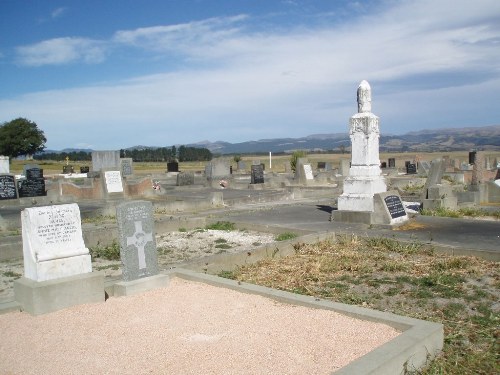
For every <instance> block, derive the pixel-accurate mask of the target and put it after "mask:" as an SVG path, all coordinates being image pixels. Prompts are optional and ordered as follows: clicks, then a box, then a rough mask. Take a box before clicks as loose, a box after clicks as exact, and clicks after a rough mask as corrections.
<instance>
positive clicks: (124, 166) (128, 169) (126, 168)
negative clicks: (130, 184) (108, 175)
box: [120, 158, 134, 177]
mask: <svg viewBox="0 0 500 375" xmlns="http://www.w3.org/2000/svg"><path fill="white" fill-rule="evenodd" d="M120 171H121V172H122V176H124V177H125V176H132V175H133V174H134V168H133V161H132V158H120Z"/></svg>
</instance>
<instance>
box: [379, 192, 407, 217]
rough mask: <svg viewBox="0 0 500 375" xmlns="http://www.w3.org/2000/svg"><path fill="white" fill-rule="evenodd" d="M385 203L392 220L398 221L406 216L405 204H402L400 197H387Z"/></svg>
mask: <svg viewBox="0 0 500 375" xmlns="http://www.w3.org/2000/svg"><path fill="white" fill-rule="evenodd" d="M384 203H385V206H386V207H387V210H388V211H389V214H390V215H391V218H392V219H397V218H398V217H402V216H405V215H406V211H405V208H404V206H403V202H401V198H400V197H399V196H397V195H387V196H386V197H384Z"/></svg>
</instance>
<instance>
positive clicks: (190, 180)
mask: <svg viewBox="0 0 500 375" xmlns="http://www.w3.org/2000/svg"><path fill="white" fill-rule="evenodd" d="M187 185H194V173H193V172H180V173H179V174H178V175H177V186H187Z"/></svg>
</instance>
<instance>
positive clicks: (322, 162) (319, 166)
mask: <svg viewBox="0 0 500 375" xmlns="http://www.w3.org/2000/svg"><path fill="white" fill-rule="evenodd" d="M318 169H323V170H324V169H326V162H324V161H318Z"/></svg>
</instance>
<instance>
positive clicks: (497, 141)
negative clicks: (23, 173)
mask: <svg viewBox="0 0 500 375" xmlns="http://www.w3.org/2000/svg"><path fill="white" fill-rule="evenodd" d="M175 146H176V147H179V146H180V145H175ZM184 146H186V147H202V148H207V149H209V150H210V151H211V152H212V153H214V154H220V155H226V154H252V153H268V152H273V153H291V152H293V151H294V150H306V151H309V152H312V151H319V152H321V151H325V152H326V151H334V152H339V151H340V150H341V149H342V148H344V149H345V151H350V147H351V140H350V138H349V134H348V133H347V132H346V133H332V134H313V135H308V136H306V137H302V138H274V139H260V140H257V141H246V142H240V143H230V142H224V141H216V142H210V141H207V140H205V141H200V142H197V143H191V144H186V145H184ZM148 148H158V147H155V146H133V147H129V148H127V149H126V150H127V151H128V150H133V149H139V150H144V149H148ZM473 148H474V149H477V150H491V151H500V125H491V126H483V127H476V128H474V127H467V128H448V129H428V130H420V131H416V132H410V133H406V134H403V135H384V134H382V135H381V136H380V151H382V152H391V151H393V152H405V151H408V152H430V151H467V150H470V149H473ZM72 151H74V152H79V151H84V152H92V151H93V150H91V149H69V148H68V149H64V150H62V151H54V150H45V151H44V153H49V152H54V153H57V152H72Z"/></svg>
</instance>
